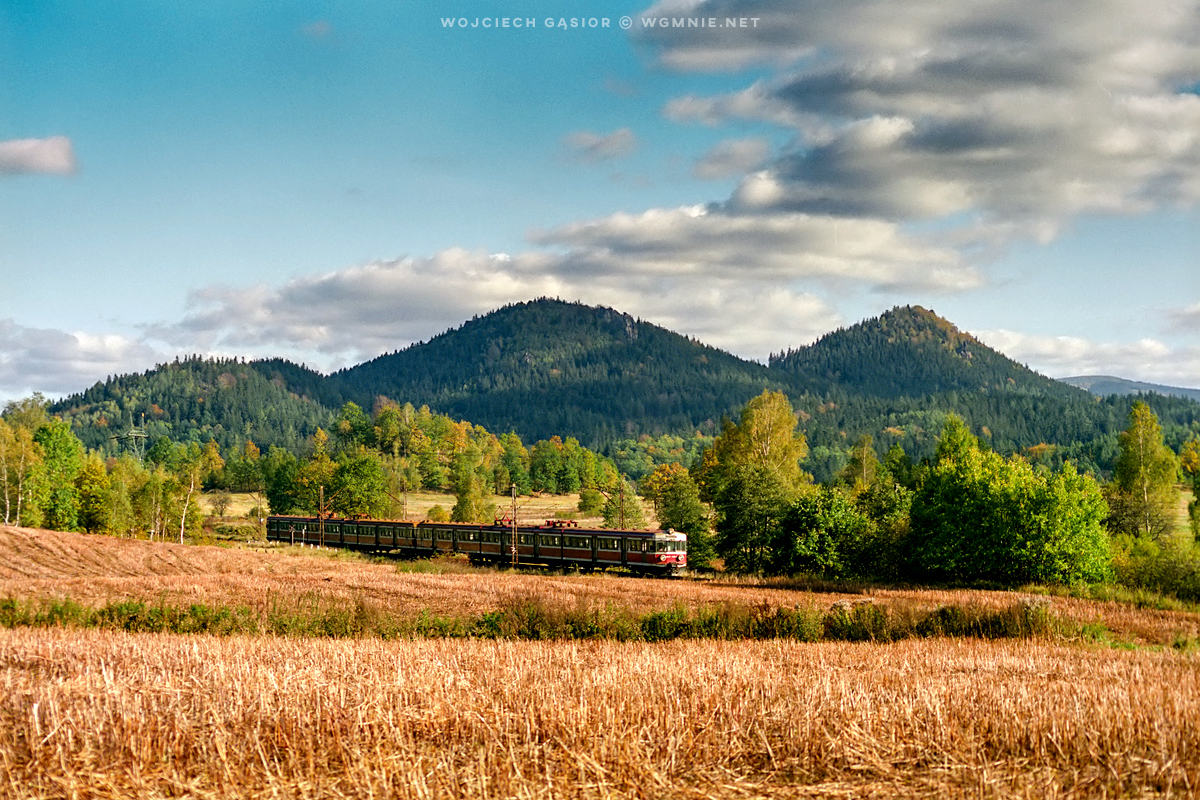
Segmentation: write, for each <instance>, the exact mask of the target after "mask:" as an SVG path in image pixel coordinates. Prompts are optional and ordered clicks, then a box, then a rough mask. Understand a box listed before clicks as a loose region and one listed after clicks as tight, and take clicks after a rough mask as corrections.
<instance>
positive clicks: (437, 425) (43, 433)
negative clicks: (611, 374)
mask: <svg viewBox="0 0 1200 800" xmlns="http://www.w3.org/2000/svg"><path fill="white" fill-rule="evenodd" d="M47 408H48V404H47V403H46V401H45V400H44V399H43V398H41V397H40V396H34V397H32V398H28V399H26V400H21V401H14V402H10V403H9V404H8V405H7V406H6V408H5V410H4V413H3V415H2V416H0V488H2V489H3V514H4V522H5V523H6V524H23V525H31V526H42V527H48V528H54V529H61V530H85V531H106V532H113V533H119V534H126V535H139V534H140V535H145V536H149V537H150V538H160V539H162V538H168V537H169V538H178V539H179V540H181V541H182V540H183V539H184V538H186V537H187V536H188V535H190V534H195V533H196V532H198V530H199V527H200V524H201V514H200V513H199V510H198V509H199V503H198V501H199V497H200V495H201V493H203V492H208V493H209V494H210V499H211V500H212V501H213V504H214V505H215V506H216V507H217V508H218V510H220V508H221V506H222V500H221V496H222V493H225V492H247V493H250V494H252V495H254V496H255V497H256V498H257V499H258V503H257V505H258V515H260V516H261V515H262V514H263V513H265V511H266V510H268V509H269V510H270V512H272V513H279V514H287V513H295V514H310V515H316V514H325V515H334V514H336V515H339V516H346V517H396V516H407V508H406V505H405V503H406V497H407V493H408V492H411V491H416V490H422V489H423V490H432V491H439V492H449V493H452V494H453V496H454V498H455V501H454V504H453V507H452V508H450V509H449V510H445V509H435V511H434V512H433V514H434V515H435V516H436V517H438V518H446V519H452V520H456V521H469V522H483V523H490V522H492V521H493V519H494V518H495V517H496V515H497V507H498V503H499V497H500V496H504V495H508V494H510V493H512V492H515V493H517V494H521V495H527V494H530V493H534V492H545V493H554V494H578V496H579V510H580V512H581V513H583V514H586V515H589V516H590V515H601V516H602V517H603V518H604V521H605V524H606V525H608V526H610V527H631V528H636V527H641V526H643V525H644V524H645V514H644V509H643V506H642V501H643V500H644V501H645V502H646V503H648V504H651V505H652V507H653V509H654V512H655V516H656V518H657V520H658V522H659V524H660V526H661V527H663V528H668V527H669V528H674V529H675V530H679V531H683V532H685V533H687V534H688V535H689V551H690V557H689V560H690V562H691V564H692V566H693V567H695V568H700V569H704V568H707V567H709V566H711V565H712V564H713V563H714V562H715V561H716V560H717V559H722V560H723V562H724V567H725V568H726V569H727V570H729V571H733V572H743V573H757V574H775V575H796V574H805V575H813V576H820V577H824V578H832V579H839V578H855V579H867V580H878V581H890V582H896V581H921V582H971V581H989V582H993V583H997V584H1004V585H1013V584H1019V583H1022V582H1030V581H1036V582H1050V583H1073V582H1081V581H1082V582H1095V581H1106V580H1110V579H1113V578H1114V577H1115V578H1119V579H1122V580H1125V581H1127V582H1133V583H1137V584H1140V585H1163V584H1164V582H1166V583H1171V582H1172V581H1173V583H1172V585H1185V584H1186V585H1187V586H1191V584H1190V583H1187V582H1188V581H1193V582H1195V581H1196V573H1197V570H1196V569H1195V567H1194V565H1195V564H1196V563H1200V558H1197V557H1196V547H1195V545H1194V543H1193V542H1191V541H1188V542H1183V543H1181V542H1180V541H1179V537H1177V536H1175V535H1174V531H1173V525H1174V508H1175V505H1176V503H1177V502H1178V489H1177V483H1178V482H1179V481H1180V480H1188V481H1191V482H1192V483H1193V486H1194V485H1195V483H1196V481H1197V476H1198V475H1200V438H1198V437H1196V436H1195V435H1192V436H1191V437H1190V438H1188V439H1186V440H1183V441H1182V442H1180V443H1179V444H1178V445H1177V446H1176V447H1175V448H1172V447H1171V446H1169V445H1168V444H1167V443H1166V442H1165V441H1164V434H1163V430H1162V427H1161V425H1160V424H1159V421H1158V418H1157V416H1156V415H1155V413H1154V411H1153V410H1152V408H1151V407H1150V406H1149V405H1148V404H1147V403H1145V402H1142V401H1137V402H1135V403H1134V404H1133V407H1132V409H1131V411H1130V413H1129V416H1128V419H1127V425H1126V428H1125V429H1124V430H1123V431H1122V432H1120V434H1119V436H1118V437H1117V438H1118V445H1117V453H1116V454H1115V456H1114V459H1113V469H1112V476H1111V480H1107V481H1104V482H1102V481H1100V480H1098V479H1097V478H1096V477H1095V475H1094V474H1092V473H1091V472H1082V471H1080V470H1078V469H1077V468H1076V467H1075V465H1074V463H1073V462H1071V461H1070V460H1067V461H1064V462H1062V463H1061V464H1051V463H1047V460H1046V459H1044V458H1039V457H1038V456H1037V455H1033V456H1032V457H1031V455H1030V454H1028V453H1026V454H1014V455H1010V456H1007V457H1005V456H1003V455H1001V454H999V453H997V452H995V451H994V450H992V449H991V448H990V447H989V445H988V440H987V438H986V437H980V436H978V435H976V434H975V433H973V432H972V430H971V429H970V427H969V425H968V424H967V422H965V421H964V420H963V419H962V418H960V417H958V416H956V415H953V414H950V415H945V416H944V423H943V426H942V430H941V433H940V435H939V436H938V438H937V440H936V449H935V450H934V451H933V452H932V453H931V454H930V455H928V456H926V457H923V458H921V459H920V460H919V461H917V460H914V459H913V458H912V457H911V456H910V455H909V454H908V453H906V452H905V450H904V448H903V447H902V446H901V444H900V443H899V442H893V443H892V444H891V445H890V447H889V448H888V449H887V450H886V451H881V450H877V446H876V443H875V442H874V440H873V439H872V437H870V436H862V437H860V438H859V439H858V440H857V441H856V442H855V444H854V445H853V446H852V447H851V448H850V449H849V451H848V454H846V456H845V458H844V463H843V464H842V466H841V468H840V469H839V471H838V472H837V473H836V474H835V475H834V476H833V477H832V479H829V480H826V481H816V480H814V478H813V475H812V473H811V472H809V471H808V470H807V469H806V466H807V464H808V463H809V462H810V459H811V456H812V454H811V453H810V449H809V446H808V441H807V439H806V437H805V435H804V433H803V432H802V429H801V427H800V419H801V414H799V413H798V412H797V411H795V410H794V409H793V408H792V406H791V403H790V401H789V400H788V398H787V397H786V395H784V394H783V393H782V392H778V391H770V390H764V391H763V393H762V394H760V395H759V396H757V397H755V398H753V399H752V400H750V401H749V402H748V403H747V404H746V405H745V406H744V407H743V409H742V410H741V413H740V415H739V417H738V419H737V421H736V422H735V421H732V420H724V421H723V422H722V426H721V432H720V434H719V435H718V436H716V437H715V438H706V437H696V438H694V439H684V438H680V437H668V436H663V437H658V438H656V439H652V438H649V437H643V439H642V440H641V441H640V442H638V443H637V444H636V446H630V447H628V448H627V449H626V450H624V451H622V452H621V453H620V456H621V466H626V465H637V466H638V467H639V471H640V472H641V474H642V477H641V480H640V481H638V482H637V483H636V484H635V483H634V482H633V481H631V480H629V478H628V477H627V475H626V474H624V470H622V469H619V468H618V464H617V463H615V462H614V461H613V460H611V459H609V458H606V457H604V456H601V455H599V454H597V453H596V452H594V451H592V450H589V449H588V448H585V447H583V446H581V445H580V443H579V442H578V441H577V440H575V439H573V438H570V437H568V438H566V439H562V438H560V437H558V436H552V437H550V438H549V439H544V440H540V441H538V442H535V443H534V444H533V445H531V446H528V447H527V446H526V445H525V444H524V443H523V442H522V441H521V439H520V437H519V436H518V435H517V434H516V433H513V432H510V433H507V434H503V435H495V434H493V433H491V432H489V431H487V430H486V429H485V428H483V427H481V426H478V425H472V424H471V423H469V422H466V421H454V420H453V419H451V418H450V417H446V416H444V415H439V414H435V413H433V412H432V411H430V410H429V408H428V407H424V406H423V407H421V408H415V407H414V406H413V405H412V404H399V403H396V402H393V401H390V400H386V399H383V398H380V399H379V400H378V401H377V402H376V403H375V405H374V407H373V408H372V409H371V411H370V412H367V411H365V410H364V409H362V408H360V407H359V406H358V405H356V404H354V403H346V404H345V405H343V407H342V409H341V410H340V412H339V413H338V414H337V415H336V416H335V417H334V418H333V419H332V420H330V424H329V430H328V431H326V430H325V429H324V428H322V427H318V428H317V429H316V431H315V433H314V434H312V435H311V436H310V437H308V439H307V440H306V441H305V442H304V443H303V445H302V446H300V447H296V448H292V449H288V448H284V447H280V446H278V445H272V446H270V447H269V448H267V449H266V451H265V452H264V451H263V450H261V449H260V448H259V447H258V445H256V444H255V443H254V442H253V441H251V440H249V439H245V440H243V441H242V442H241V443H240V445H239V446H237V447H235V448H226V449H224V450H223V449H222V448H221V446H220V445H219V443H218V442H217V440H216V439H215V438H213V439H209V440H208V441H206V442H204V443H200V442H196V441H188V442H183V443H175V442H172V441H171V440H170V439H169V438H168V437H166V436H162V437H159V438H158V439H157V440H155V441H154V443H153V445H152V446H151V447H150V448H149V450H148V451H147V452H146V453H145V458H144V459H140V460H139V459H138V458H136V457H134V456H133V455H131V454H128V453H127V454H123V455H120V456H114V455H108V456H104V455H102V454H101V453H100V452H99V451H97V450H95V449H88V448H86V447H85V446H84V445H83V443H82V442H81V441H80V440H79V439H78V438H77V437H76V436H75V435H74V433H73V432H72V430H71V427H70V426H69V424H68V423H67V422H64V421H63V420H61V419H58V418H56V417H52V416H51V415H50V414H49V413H48V411H47ZM1191 518H1192V525H1193V530H1194V529H1195V527H1196V525H1197V522H1196V520H1197V519H1198V518H1200V511H1198V510H1197V506H1196V503H1195V502H1193V503H1192V506H1191ZM1181 565H1182V566H1181ZM1188 565H1193V566H1188ZM1189 570H1191V571H1190V572H1189ZM1168 573H1170V575H1169V577H1170V580H1167V579H1166V578H1164V577H1163V576H1164V575H1166V574H1168ZM1181 582H1182V583H1181ZM1195 590H1196V592H1197V594H1198V595H1200V584H1197V586H1196V587H1195Z"/></svg>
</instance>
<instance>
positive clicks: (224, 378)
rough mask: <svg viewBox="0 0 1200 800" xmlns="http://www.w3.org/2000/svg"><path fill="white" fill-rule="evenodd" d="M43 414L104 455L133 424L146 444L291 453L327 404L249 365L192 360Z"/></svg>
mask: <svg viewBox="0 0 1200 800" xmlns="http://www.w3.org/2000/svg"><path fill="white" fill-rule="evenodd" d="M50 412H51V413H53V414H59V415H61V416H62V417H63V418H64V419H66V420H68V421H70V423H71V425H72V428H73V429H74V430H75V433H76V435H77V436H79V438H80V441H82V442H83V443H84V445H85V446H86V447H89V448H93V449H103V448H106V447H107V448H108V449H109V450H110V451H111V449H112V447H111V445H110V439H111V437H113V436H114V435H119V434H122V433H125V432H127V431H128V430H129V429H130V428H131V427H134V426H136V427H138V428H141V429H143V430H144V431H145V433H146V435H147V437H148V438H149V441H151V442H153V441H155V440H156V439H158V438H160V437H163V436H166V437H169V438H170V439H172V440H173V441H187V440H189V439H195V440H197V441H201V442H203V441H207V440H208V439H215V440H216V441H217V443H218V444H219V445H220V446H221V448H222V449H223V450H225V449H231V448H235V447H240V446H241V445H242V443H244V442H245V441H246V439H247V438H249V439H251V440H252V441H254V442H255V443H256V444H257V445H258V446H259V447H260V448H262V449H263V450H264V451H265V450H266V449H267V448H269V447H271V446H272V445H277V446H279V447H284V448H288V449H297V448H299V447H300V445H302V444H303V443H304V442H305V440H307V439H308V437H309V436H311V435H312V434H313V433H315V432H316V430H317V428H318V427H319V426H320V427H324V428H327V429H328V428H329V427H330V426H331V424H332V421H333V419H334V413H333V411H332V410H331V409H330V408H329V407H327V406H325V405H322V404H321V403H319V402H316V401H314V400H312V399H310V398H307V397H301V396H299V395H297V394H293V393H292V392H290V391H289V390H288V389H287V388H286V386H285V385H284V382H283V381H282V380H280V379H278V378H275V379H272V378H270V377H268V376H264V375H263V374H262V372H261V371H260V370H259V368H258V367H257V366H255V365H251V364H247V363H245V362H239V361H238V360H236V359H206V358H200V357H199V356H192V357H190V358H185V359H176V360H175V361H174V362H173V363H170V364H160V365H159V366H157V367H155V368H154V369H151V370H147V371H146V372H143V373H141V374H132V375H121V376H115V377H110V378H108V379H107V380H106V381H103V382H101V383H96V384H95V385H94V386H92V387H91V388H90V389H87V390H85V391H83V392H80V393H79V394H74V395H71V396H70V397H66V398H63V399H62V400H60V401H58V402H57V403H54V404H53V405H51V406H50Z"/></svg>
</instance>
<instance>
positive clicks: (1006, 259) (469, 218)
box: [0, 0, 1200, 400]
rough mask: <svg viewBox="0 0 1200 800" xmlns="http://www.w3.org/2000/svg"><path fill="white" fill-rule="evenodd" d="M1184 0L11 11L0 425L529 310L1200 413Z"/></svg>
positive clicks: (1197, 219) (1195, 139) (8, 3)
mask: <svg viewBox="0 0 1200 800" xmlns="http://www.w3.org/2000/svg"><path fill="white" fill-rule="evenodd" d="M1198 92H1200V0H1159V1H1158V2H1154V3H1147V2H1145V0H960V1H959V2H953V3H948V2H945V0H905V2H896V1H895V0H836V1H835V0H825V1H824V2H820V1H818V0H704V1H703V2H699V1H697V0H663V2H660V3H657V4H655V5H647V4H646V3H644V2H642V3H638V2H622V1H620V0H614V1H613V2H608V1H607V0H593V1H592V2H586V3H585V2H578V0H554V1H553V2H541V1H540V0H532V1H531V2H516V0H510V2H495V1H494V0H470V1H469V2H467V0H421V1H420V2H418V1H417V0H387V2H373V1H372V0H362V1H361V2H356V3H335V2H316V1H314V0H290V1H289V2H287V3H279V2H266V1H265V0H195V2H191V3H186V4H185V3H160V2H151V1H150V0H120V1H119V2H118V1H117V0H78V1H76V2H70V1H66V0H45V1H44V2H38V3H21V2H18V1H17V0H0V400H7V399H14V398H18V397H21V396H24V395H27V394H28V393H30V392H32V391H40V392H43V393H44V394H46V395H47V396H49V397H61V396H64V395H67V394H70V393H74V392H78V391H82V390H83V389H85V388H87V387H88V386H90V385H91V384H93V383H94V382H96V381H97V380H103V379H104V378H105V377H106V376H108V375H115V374H121V373H126V372H134V371H142V370H146V369H149V368H151V367H153V366H154V365H155V364H157V363H162V362H166V361H170V360H172V359H174V358H175V357H176V356H177V355H187V354H201V355H212V356H222V357H228V356H239V357H240V356H244V357H247V358H254V357H268V356H282V357H286V358H290V359H292V360H294V361H296V362H299V363H305V364H308V365H309V366H311V367H314V368H317V369H321V370H331V369H336V368H340V367H343V366H348V365H352V364H355V363H359V362H361V361H363V360H366V359H369V358H372V357H374V356H376V355H379V354H380V353H384V352H390V351H393V350H397V349H401V348H403V347H406V346H407V345H409V344H411V343H413V342H417V341H424V340H428V339H429V338H430V337H432V336H434V335H436V334H438V333H440V332H442V331H444V330H446V329H447V328H452V327H456V326H458V325H459V324H461V323H462V322H464V321H466V320H468V319H470V318H471V317H473V316H476V315H482V314H485V313H487V312H489V311H491V310H493V309H496V308H499V307H501V306H503V305H506V304H510V303H516V302H522V301H525V300H530V299H533V298H536V297H542V296H547V297H559V298H562V299H564V300H570V301H581V302H584V303H587V304H590V305H603V306H609V307H612V308H616V309H618V310H620V311H623V312H626V313H629V314H633V315H635V316H637V317H639V318H641V319H643V320H646V321H649V322H653V323H655V324H658V325H662V326H664V327H667V328H670V329H672V330H675V331H678V332H680V333H683V334H687V335H689V336H694V337H696V338H698V339H700V340H702V341H704V342H706V343H709V344H712V345H715V346H717V347H721V348H723V349H726V350H729V351H731V352H733V353H736V354H737V355H740V356H743V357H746V358H751V359H755V360H759V361H765V360H766V359H767V357H768V355H769V354H771V353H778V352H782V351H785V350H788V349H790V348H796V347H800V346H802V345H805V344H808V343H811V342H812V341H814V340H815V339H817V338H819V337H820V336H821V335H823V334H825V333H828V332H829V331H831V330H834V329H836V328H838V327H843V326H847V325H851V324H854V323H855V322H858V321H860V320H862V319H865V318H868V317H872V316H876V315H878V314H880V313H882V312H883V311H886V310H887V309H889V308H891V307H893V306H896V305H910V304H912V305H922V306H924V307H926V308H931V309H933V310H934V311H936V312H937V313H939V314H941V315H942V316H944V317H946V318H948V319H950V320H951V321H952V322H954V323H955V324H956V325H957V326H958V327H959V328H960V329H962V330H966V331H969V332H971V333H973V334H975V335H976V336H978V337H979V338H980V339H981V340H982V341H984V342H985V343H987V344H989V345H991V346H993V347H995V348H997V349H999V350H1000V351H1002V352H1004V353H1005V354H1007V355H1008V356H1010V357H1012V358H1014V359H1016V360H1017V361H1020V362H1022V363H1026V364H1028V365H1029V366H1031V367H1033V368H1034V369H1037V370H1039V371H1041V372H1043V373H1045V374H1047V375H1050V376H1052V377H1066V376H1072V375H1091V374H1110V375H1117V376H1121V377H1126V378H1131V379H1138V380H1147V381H1153V382H1158V383H1166V384H1171V385H1176V386H1188V387H1200V205H1198V202H1197V201H1198V200H1200V93H1198Z"/></svg>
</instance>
